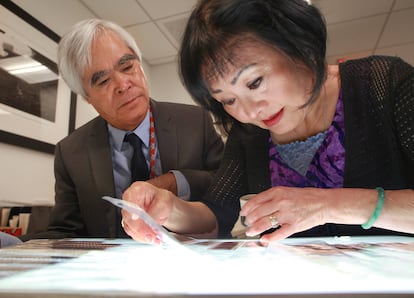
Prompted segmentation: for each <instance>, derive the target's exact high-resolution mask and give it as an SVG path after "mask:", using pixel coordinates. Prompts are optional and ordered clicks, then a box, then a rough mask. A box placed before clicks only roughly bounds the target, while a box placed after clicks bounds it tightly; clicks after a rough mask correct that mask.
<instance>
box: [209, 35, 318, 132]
mask: <svg viewBox="0 0 414 298" xmlns="http://www.w3.org/2000/svg"><path fill="white" fill-rule="evenodd" d="M232 54H233V55H232V56H231V58H232V59H233V61H236V63H232V64H230V63H228V64H227V65H226V68H225V72H224V75H223V76H216V77H215V78H214V79H211V80H209V88H210V93H211V95H212V96H213V97H214V98H215V99H216V100H217V101H218V102H220V103H222V104H223V107H224V109H225V111H226V112H227V113H229V114H230V115H231V116H232V117H234V118H235V119H237V120H238V121H240V122H243V123H251V124H254V125H256V126H259V127H261V128H264V129H268V130H270V131H271V132H272V134H273V135H275V136H279V135H280V136H283V135H285V134H289V133H292V132H293V131H294V130H295V129H298V128H300V127H301V125H304V118H305V113H306V111H307V109H306V108H302V109H301V108H300V107H301V106H302V105H304V104H305V103H307V101H308V100H309V98H310V91H311V89H312V78H311V76H310V74H309V72H308V71H306V68H304V67H303V66H301V65H299V64H296V63H294V62H293V61H292V60H291V59H288V58H287V57H286V56H285V55H283V54H281V53H280V52H279V51H277V50H276V49H275V48H273V47H271V46H269V45H266V44H263V43H260V42H250V43H247V42H246V43H243V44H240V45H238V46H237V48H233V50H232ZM234 58H235V59H234Z"/></svg>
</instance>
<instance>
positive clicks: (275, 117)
mask: <svg viewBox="0 0 414 298" xmlns="http://www.w3.org/2000/svg"><path fill="white" fill-rule="evenodd" d="M283 111H284V109H281V110H280V111H279V112H277V113H276V114H274V115H273V116H271V117H269V118H268V119H266V120H263V123H264V124H265V125H266V126H267V127H271V126H273V125H275V124H277V123H278V122H279V121H280V119H281V118H282V115H283Z"/></svg>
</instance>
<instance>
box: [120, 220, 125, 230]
mask: <svg viewBox="0 0 414 298" xmlns="http://www.w3.org/2000/svg"><path fill="white" fill-rule="evenodd" d="M121 226H122V228H125V225H124V220H123V219H121Z"/></svg>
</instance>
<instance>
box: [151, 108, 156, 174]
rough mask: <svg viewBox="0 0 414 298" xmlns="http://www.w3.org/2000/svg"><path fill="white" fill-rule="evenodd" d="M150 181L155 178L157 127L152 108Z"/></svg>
mask: <svg viewBox="0 0 414 298" xmlns="http://www.w3.org/2000/svg"><path fill="white" fill-rule="evenodd" d="M149 152H150V179H151V178H155V177H156V175H155V153H156V151H155V126H154V117H153V116H152V108H151V106H150V144H149Z"/></svg>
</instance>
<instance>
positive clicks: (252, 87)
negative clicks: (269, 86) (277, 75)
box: [247, 77, 263, 90]
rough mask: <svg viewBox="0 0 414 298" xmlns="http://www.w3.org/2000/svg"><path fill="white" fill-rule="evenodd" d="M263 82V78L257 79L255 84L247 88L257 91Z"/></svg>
mask: <svg viewBox="0 0 414 298" xmlns="http://www.w3.org/2000/svg"><path fill="white" fill-rule="evenodd" d="M262 80H263V77H259V78H257V79H255V80H254V81H253V82H251V83H249V84H248V85H247V87H248V88H249V89H250V90H254V89H257V88H259V86H260V84H261V83H262Z"/></svg>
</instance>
